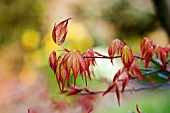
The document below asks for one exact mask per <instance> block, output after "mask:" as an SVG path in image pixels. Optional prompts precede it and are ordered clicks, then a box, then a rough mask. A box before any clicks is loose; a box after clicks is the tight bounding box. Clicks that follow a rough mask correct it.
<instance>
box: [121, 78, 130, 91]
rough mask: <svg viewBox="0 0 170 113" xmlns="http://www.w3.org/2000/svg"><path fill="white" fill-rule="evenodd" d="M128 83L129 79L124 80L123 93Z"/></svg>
mask: <svg viewBox="0 0 170 113" xmlns="http://www.w3.org/2000/svg"><path fill="white" fill-rule="evenodd" d="M128 82H129V77H126V78H124V80H123V83H122V93H123V92H124V90H125V86H126V85H127V84H128Z"/></svg>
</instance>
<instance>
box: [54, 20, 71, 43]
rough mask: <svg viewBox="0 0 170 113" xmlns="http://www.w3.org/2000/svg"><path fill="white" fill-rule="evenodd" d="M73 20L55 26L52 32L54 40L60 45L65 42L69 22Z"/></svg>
mask: <svg viewBox="0 0 170 113" xmlns="http://www.w3.org/2000/svg"><path fill="white" fill-rule="evenodd" d="M70 19H71V18H68V19H66V20H64V21H62V22H60V23H59V24H57V25H56V24H55V25H54V28H53V31H52V38H53V41H54V42H55V43H56V44H58V45H62V43H63V42H64V41H65V38H66V35H67V25H68V21H69V20H70Z"/></svg>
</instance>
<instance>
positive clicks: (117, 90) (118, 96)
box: [116, 85, 120, 106]
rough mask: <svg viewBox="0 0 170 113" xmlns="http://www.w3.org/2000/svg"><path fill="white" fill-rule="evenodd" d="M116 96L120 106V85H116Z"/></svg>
mask: <svg viewBox="0 0 170 113" xmlns="http://www.w3.org/2000/svg"><path fill="white" fill-rule="evenodd" d="M116 96H117V101H118V105H119V106H120V92H119V87H118V85H116Z"/></svg>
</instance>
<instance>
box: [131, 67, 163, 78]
mask: <svg viewBox="0 0 170 113" xmlns="http://www.w3.org/2000/svg"><path fill="white" fill-rule="evenodd" d="M161 71H162V70H156V69H154V70H152V71H147V72H145V73H143V74H142V76H146V75H149V74H154V73H158V72H161ZM131 78H132V79H136V78H139V77H138V76H134V77H131Z"/></svg>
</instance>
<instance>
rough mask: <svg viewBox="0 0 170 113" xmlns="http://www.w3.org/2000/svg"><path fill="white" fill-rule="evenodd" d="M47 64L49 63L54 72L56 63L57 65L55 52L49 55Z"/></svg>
mask: <svg viewBox="0 0 170 113" xmlns="http://www.w3.org/2000/svg"><path fill="white" fill-rule="evenodd" d="M48 62H49V65H50V67H51V69H52V70H53V71H54V72H55V70H56V63H57V58H56V52H55V51H53V52H52V53H51V54H50V57H49V60H48Z"/></svg>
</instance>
